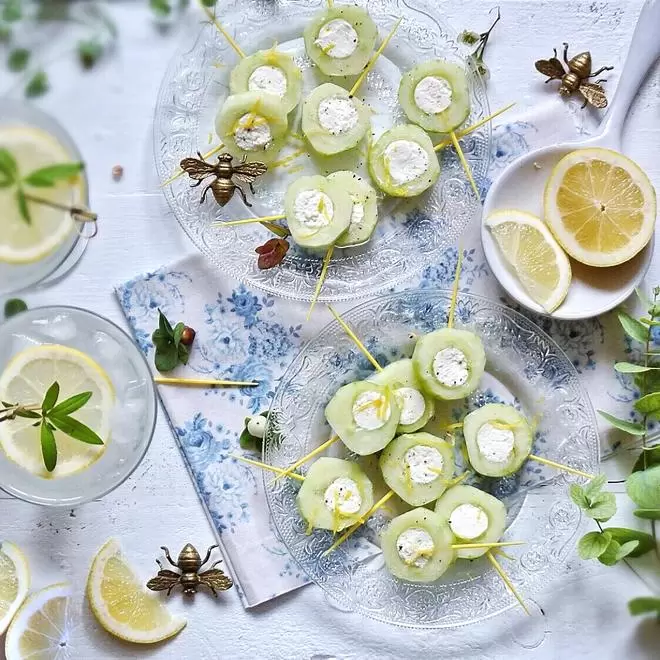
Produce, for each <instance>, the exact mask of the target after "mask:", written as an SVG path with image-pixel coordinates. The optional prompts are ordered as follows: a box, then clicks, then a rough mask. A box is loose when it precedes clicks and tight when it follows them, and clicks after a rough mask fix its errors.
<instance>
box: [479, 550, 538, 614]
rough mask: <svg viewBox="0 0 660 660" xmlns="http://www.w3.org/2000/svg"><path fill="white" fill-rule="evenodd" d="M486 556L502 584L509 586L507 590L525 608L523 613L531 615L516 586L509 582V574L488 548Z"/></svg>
mask: <svg viewBox="0 0 660 660" xmlns="http://www.w3.org/2000/svg"><path fill="white" fill-rule="evenodd" d="M486 557H488V561H489V562H490V563H491V564H492V565H493V568H494V569H495V570H496V571H497V573H498V575H499V576H500V577H501V578H502V581H503V582H504V584H506V586H507V587H508V588H509V591H510V592H511V593H512V594H513V595H514V596H515V597H516V600H517V601H518V602H519V603H520V606H521V607H522V608H523V610H525V614H527V616H531V614H530V613H529V610H528V609H527V606H526V605H525V602H524V601H523V599H522V598H521V596H520V594H519V593H518V592H517V591H516V588H515V587H514V586H513V582H511V580H510V579H509V576H508V575H507V574H506V573H505V572H504V569H503V568H502V567H501V566H500V563H499V562H498V561H497V559H495V557H494V556H493V553H492V552H491V551H490V550H488V552H486Z"/></svg>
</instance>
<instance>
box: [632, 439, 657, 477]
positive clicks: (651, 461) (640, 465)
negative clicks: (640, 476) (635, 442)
mask: <svg viewBox="0 0 660 660" xmlns="http://www.w3.org/2000/svg"><path fill="white" fill-rule="evenodd" d="M654 465H660V445H656V446H655V447H651V448H650V449H642V453H641V454H640V455H639V458H638V459H637V460H636V461H635V465H634V466H633V469H632V471H633V472H639V471H640V470H646V469H647V468H651V467H653V466H654Z"/></svg>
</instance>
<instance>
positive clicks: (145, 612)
mask: <svg viewBox="0 0 660 660" xmlns="http://www.w3.org/2000/svg"><path fill="white" fill-rule="evenodd" d="M87 598H88V599H89V604H90V607H91V608H92V612H94V616H96V618H97V619H98V622H99V623H100V624H101V625H102V626H103V628H105V630H107V631H108V632H109V633H112V634H113V635H115V636H116V637H119V638H120V639H124V640H126V641H129V642H135V643H137V644H153V643H155V642H161V641H163V640H164V639H168V638H169V637H173V636H174V635H176V634H177V633H179V632H181V630H183V629H184V628H185V626H186V620H185V619H184V618H182V617H174V616H172V615H171V614H170V613H169V611H168V610H167V609H166V608H165V606H164V605H163V604H162V603H161V601H160V599H159V598H158V596H156V595H155V594H153V593H151V592H148V591H146V590H145V589H144V588H143V587H142V584H141V583H140V581H139V580H138V579H137V577H136V576H135V574H134V573H133V571H132V570H131V568H130V566H129V565H128V564H127V563H126V560H125V559H124V557H123V556H122V554H121V548H120V547H119V543H117V541H115V540H114V539H111V540H109V541H108V542H107V543H106V544H105V545H104V546H103V547H102V548H101V549H100V550H99V551H98V553H97V555H96V557H95V558H94V561H93V562H92V567H91V568H90V570H89V577H88V578H87Z"/></svg>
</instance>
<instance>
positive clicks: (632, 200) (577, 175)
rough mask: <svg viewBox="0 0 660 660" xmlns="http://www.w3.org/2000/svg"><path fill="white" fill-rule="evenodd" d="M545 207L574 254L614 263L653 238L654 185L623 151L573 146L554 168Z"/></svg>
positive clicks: (549, 221)
mask: <svg viewBox="0 0 660 660" xmlns="http://www.w3.org/2000/svg"><path fill="white" fill-rule="evenodd" d="M544 213H545V222H546V223H547V225H548V227H549V228H550V230H551V231H552V233H553V234H554V236H555V238H556V239H557V240H558V241H559V243H560V244H561V246H562V247H563V248H564V250H566V252H568V254H569V255H570V256H571V257H573V258H574V259H575V260H577V261H580V262H581V263H583V264H587V265H589V266H616V265H617V264H620V263H623V262H624V261H628V260H629V259H632V257H634V256H635V255H636V254H637V253H638V252H639V251H640V250H641V249H642V248H643V247H644V246H645V245H646V244H647V243H648V242H649V241H650V240H651V236H652V235H653V229H654V227H655V217H656V198H655V190H654V189H653V186H652V185H651V182H650V181H649V179H648V177H647V176H646V174H645V173H644V171H643V170H642V169H641V168H640V167H639V165H637V164H636V163H634V162H633V161H632V160H630V159H629V158H626V157H625V156H623V155H622V154H620V153H618V152H616V151H611V150H610V149H600V148H592V149H577V150H575V151H572V152H571V153H569V154H568V155H566V156H564V158H562V159H561V160H560V161H559V162H558V163H557V165H556V166H555V168H554V169H553V170H552V173H551V174H550V178H549V179H548V182H547V184H546V187H545V199H544Z"/></svg>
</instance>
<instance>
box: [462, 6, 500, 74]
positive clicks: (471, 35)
mask: <svg viewBox="0 0 660 660" xmlns="http://www.w3.org/2000/svg"><path fill="white" fill-rule="evenodd" d="M493 10H496V11H497V18H496V19H495V20H494V21H493V23H492V24H491V26H490V27H489V28H488V30H486V32H481V33H478V32H473V31H472V30H463V32H461V33H460V34H459V35H458V40H459V42H460V43H462V44H465V45H466V46H468V47H470V48H472V49H473V50H472V58H473V59H474V61H475V64H476V66H477V71H478V72H479V73H480V74H481V75H482V76H483V77H484V78H485V79H488V78H489V77H490V71H489V69H488V67H487V66H486V63H485V62H484V51H485V50H486V44H487V43H488V39H489V38H490V33H491V32H492V31H493V28H494V27H495V26H496V25H497V24H498V23H499V21H500V18H501V15H500V8H499V7H493V8H492V9H491V10H490V11H489V12H488V13H489V14H490V13H492V12H493Z"/></svg>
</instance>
